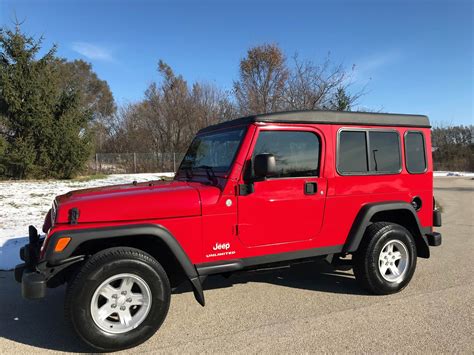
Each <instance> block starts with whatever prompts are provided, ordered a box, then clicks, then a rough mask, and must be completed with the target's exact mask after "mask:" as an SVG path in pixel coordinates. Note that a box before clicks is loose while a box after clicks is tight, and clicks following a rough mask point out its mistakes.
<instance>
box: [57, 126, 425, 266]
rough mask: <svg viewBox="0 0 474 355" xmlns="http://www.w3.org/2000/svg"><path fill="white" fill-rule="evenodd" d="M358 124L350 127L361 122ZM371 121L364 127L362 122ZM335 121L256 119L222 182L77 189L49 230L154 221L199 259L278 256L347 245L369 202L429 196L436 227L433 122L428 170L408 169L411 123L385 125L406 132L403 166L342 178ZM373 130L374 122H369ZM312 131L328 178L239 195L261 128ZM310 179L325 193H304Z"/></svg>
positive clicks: (288, 181) (283, 182)
mask: <svg viewBox="0 0 474 355" xmlns="http://www.w3.org/2000/svg"><path fill="white" fill-rule="evenodd" d="M354 127H355V126H350V128H354ZM359 127H362V128H363V127H364V126H359ZM340 128H343V126H339V125H329V124H325V125H324V124H322V125H317V124H314V125H312V124H291V125H288V124H286V125H283V124H275V123H272V124H264V123H255V124H250V125H249V127H248V130H247V133H246V135H245V137H244V139H243V141H242V144H241V146H240V148H239V151H238V153H237V156H236V157H235V160H234V163H233V165H232V169H231V171H230V172H229V174H228V175H226V176H219V178H218V183H217V185H216V186H212V185H210V184H209V183H208V179H207V178H206V177H202V178H201V177H196V179H194V180H195V181H193V182H184V181H172V182H154V183H153V184H152V185H151V186H149V184H148V183H146V184H138V185H133V184H130V185H120V186H112V187H107V188H101V189H90V190H82V191H75V192H72V193H69V194H66V195H63V196H60V197H58V198H57V202H58V209H59V212H58V215H57V219H56V224H55V226H54V227H53V228H52V229H50V231H49V233H48V234H52V233H53V232H57V231H60V230H70V229H71V228H100V227H106V226H116V225H130V224H139V223H153V224H159V225H162V226H164V227H166V228H167V229H168V230H169V231H170V232H171V233H172V234H173V236H174V237H175V238H176V239H177V241H178V242H179V243H180V245H181V246H182V248H183V249H184V250H185V252H186V253H187V255H188V256H189V258H190V260H191V261H192V262H193V263H194V264H200V263H206V262H215V261H219V260H226V259H236V258H247V257H253V256H260V255H267V254H278V253H284V252H290V251H296V250H303V249H309V248H319V247H326V246H337V245H342V244H344V243H345V241H346V238H347V236H348V234H349V230H350V228H351V226H352V224H353V222H354V219H355V217H356V215H357V213H358V212H359V210H360V209H361V207H362V206H363V205H365V204H367V203H371V202H386V201H405V202H408V203H410V202H411V201H412V199H413V197H415V196H419V197H420V198H421V199H422V201H423V207H422V208H421V210H420V211H419V212H418V217H419V220H420V223H421V225H422V226H432V211H433V206H432V203H433V175H432V159H431V139H430V130H429V129H428V128H419V129H418V128H417V129H416V131H422V132H423V134H424V137H425V145H426V147H425V148H426V152H427V154H426V156H427V172H426V173H422V174H409V173H408V172H407V171H406V168H405V157H404V151H403V149H404V144H403V141H404V134H405V132H406V131H407V130H413V129H407V128H400V127H384V129H386V128H391V129H393V130H396V131H398V132H399V134H400V139H401V148H402V171H401V172H400V173H399V174H392V175H366V176H341V175H339V174H338V173H337V171H336V144H337V142H336V141H337V139H336V137H337V132H338V130H339V129H340ZM366 128H373V127H366ZM265 129H272V130H310V131H312V132H314V133H315V134H317V135H318V136H319V138H320V142H321V147H320V163H319V166H320V174H319V175H320V176H319V177H309V178H285V179H269V180H266V181H261V182H256V183H255V184H254V185H255V186H254V192H253V193H252V194H249V195H247V196H238V194H237V191H238V185H239V184H242V183H244V181H243V177H242V173H243V167H244V166H245V162H246V160H247V159H249V157H250V156H251V153H252V149H253V146H254V144H255V141H256V139H257V137H258V134H259V132H260V131H261V130H265ZM305 182H315V183H316V184H317V193H316V194H314V195H306V194H304V184H305ZM74 207H75V208H78V209H79V211H80V216H79V224H78V225H75V226H71V225H70V224H68V211H69V209H70V208H74Z"/></svg>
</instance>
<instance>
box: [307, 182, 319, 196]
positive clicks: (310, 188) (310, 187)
mask: <svg viewBox="0 0 474 355" xmlns="http://www.w3.org/2000/svg"><path fill="white" fill-rule="evenodd" d="M316 192H318V184H317V183H315V182H305V183H304V194H305V195H314V194H315V193H316Z"/></svg>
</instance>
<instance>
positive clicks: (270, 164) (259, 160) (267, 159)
mask: <svg viewBox="0 0 474 355" xmlns="http://www.w3.org/2000/svg"><path fill="white" fill-rule="evenodd" d="M253 171H254V174H255V177H256V178H265V177H267V176H272V175H275V174H276V160H275V156H274V155H273V154H270V153H263V154H258V155H256V156H255V158H254V161H253Z"/></svg>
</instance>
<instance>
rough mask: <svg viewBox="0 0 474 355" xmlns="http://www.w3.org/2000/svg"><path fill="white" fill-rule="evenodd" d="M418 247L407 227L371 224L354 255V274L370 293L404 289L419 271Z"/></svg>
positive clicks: (383, 223)
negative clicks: (417, 270)
mask: <svg viewBox="0 0 474 355" xmlns="http://www.w3.org/2000/svg"><path fill="white" fill-rule="evenodd" d="M416 258H417V252H416V245H415V241H414V240H413V236H412V235H411V233H410V232H409V231H408V230H407V229H406V228H404V227H402V226H400V225H398V224H394V223H387V222H376V223H374V224H372V225H370V226H369V227H368V228H367V230H366V232H365V234H364V237H363V239H362V241H361V244H360V245H359V248H358V250H357V251H356V252H355V253H354V255H353V259H354V275H355V277H356V280H357V282H358V283H359V284H360V285H361V286H362V287H363V288H365V289H366V290H367V291H369V292H371V293H373V294H377V295H388V294H392V293H396V292H399V291H401V290H402V289H404V288H405V287H406V286H407V285H408V283H409V282H410V280H411V278H412V277H413V274H414V272H415V269H416Z"/></svg>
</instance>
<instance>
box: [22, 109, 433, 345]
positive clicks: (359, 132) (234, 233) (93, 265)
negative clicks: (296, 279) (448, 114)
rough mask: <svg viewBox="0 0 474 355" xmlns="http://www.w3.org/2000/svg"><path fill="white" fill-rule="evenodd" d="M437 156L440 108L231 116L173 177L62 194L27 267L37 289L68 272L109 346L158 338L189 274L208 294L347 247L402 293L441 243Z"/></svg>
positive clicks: (377, 287) (372, 275)
mask: <svg viewBox="0 0 474 355" xmlns="http://www.w3.org/2000/svg"><path fill="white" fill-rule="evenodd" d="M432 167H433V164H432V158H431V141H430V124H429V121H428V118H427V117H426V116H417V115H398V114H379V113H359V112H328V111H302V112H284V113H275V114H266V115H255V116H251V117H245V118H240V119H236V120H233V121H229V122H224V123H221V124H217V125H215V126H211V127H208V128H205V129H203V130H201V131H200V132H199V133H198V134H197V136H196V138H195V139H194V140H193V142H192V143H191V146H190V147H189V149H188V151H187V153H186V156H185V157H184V159H183V161H182V163H181V165H180V167H179V170H178V171H177V173H176V176H175V178H174V180H173V181H154V182H150V183H139V184H137V183H136V182H134V183H130V184H127V185H118V186H110V187H105V188H97V189H87V190H79V191H73V192H69V193H67V194H65V195H62V196H58V197H57V198H56V199H55V201H54V203H53V207H52V209H51V210H50V212H49V213H48V215H47V217H46V221H45V224H44V226H43V231H44V232H45V233H46V236H45V237H44V238H40V236H39V235H38V232H37V231H36V229H35V228H34V227H30V243H29V244H28V245H27V246H26V247H24V248H22V250H21V252H20V255H21V258H22V259H23V260H24V261H25V263H24V264H21V265H18V266H17V267H16V270H15V277H16V279H17V281H18V282H21V283H22V293H23V296H24V297H26V298H33V299H34V298H41V297H44V296H45V293H46V288H47V287H55V286H58V285H60V284H62V283H64V282H66V283H67V284H68V287H67V292H66V301H65V312H66V316H67V318H68V319H69V321H70V323H71V324H72V326H73V328H74V329H75V330H76V332H77V333H78V334H79V335H80V337H81V338H82V339H83V340H84V341H85V342H86V343H88V344H89V345H91V346H93V347H94V348H96V349H99V350H117V349H124V348H129V347H132V346H135V345H137V344H140V343H142V342H143V341H145V340H146V339H148V338H149V337H151V336H152V335H153V334H154V333H155V332H156V330H157V329H158V328H159V327H160V326H161V324H162V323H163V321H164V319H165V317H166V315H167V312H168V308H169V305H170V297H171V287H172V286H174V285H177V284H179V282H180V281H182V280H188V281H189V282H190V283H191V285H192V288H193V290H194V295H195V297H196V299H197V301H198V302H199V303H200V304H201V305H203V306H204V293H203V287H202V283H203V281H204V280H205V279H206V277H207V276H208V275H214V274H226V275H228V274H230V273H233V272H236V271H241V270H248V269H256V268H260V267H262V266H267V267H268V265H269V264H275V263H279V264H281V263H286V264H290V263H295V262H301V261H302V260H305V261H306V260H308V259H311V258H321V257H323V258H327V260H330V261H333V262H334V261H337V260H340V258H344V260H346V261H349V262H350V263H351V265H352V266H353V270H354V274H355V277H356V279H357V280H358V281H359V282H360V284H361V286H363V287H364V288H365V289H367V290H368V291H369V292H372V293H375V294H391V293H395V292H398V291H400V290H401V289H403V288H404V287H405V286H406V285H407V284H408V283H409V282H410V279H411V278H412V276H413V273H414V272H415V267H416V260H417V257H421V258H428V257H429V256H430V250H429V246H438V245H440V244H441V235H440V234H439V233H436V232H434V231H433V226H440V225H441V215H440V213H439V211H438V210H436V209H435V204H434V198H433V174H432ZM348 255H350V256H351V257H348V258H345V257H346V256H348Z"/></svg>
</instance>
